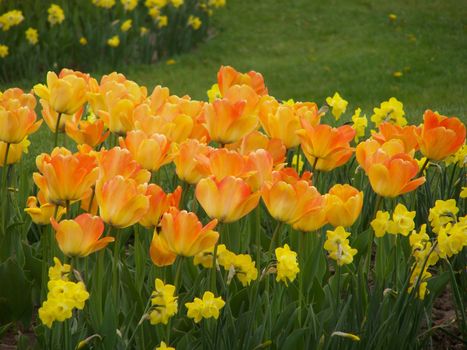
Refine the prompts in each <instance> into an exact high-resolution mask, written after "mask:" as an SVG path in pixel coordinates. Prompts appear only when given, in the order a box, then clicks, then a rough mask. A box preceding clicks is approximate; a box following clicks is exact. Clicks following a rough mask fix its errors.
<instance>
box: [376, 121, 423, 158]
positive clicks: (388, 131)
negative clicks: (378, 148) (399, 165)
mask: <svg viewBox="0 0 467 350" xmlns="http://www.w3.org/2000/svg"><path fill="white" fill-rule="evenodd" d="M378 128H379V133H373V135H372V137H373V138H374V139H375V140H377V141H378V142H379V143H380V144H381V145H382V144H383V143H385V142H387V141H389V140H392V139H399V140H401V141H402V142H403V143H404V148H405V152H406V153H409V152H412V151H414V150H417V149H418V141H417V137H416V132H417V127H416V126H415V125H407V126H404V127H402V126H399V125H396V124H392V123H388V122H384V123H381V124H380V125H379V127H378Z"/></svg>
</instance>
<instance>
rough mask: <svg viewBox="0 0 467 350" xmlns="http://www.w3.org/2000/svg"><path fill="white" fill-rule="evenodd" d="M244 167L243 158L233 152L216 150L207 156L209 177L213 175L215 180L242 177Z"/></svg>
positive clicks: (222, 149)
mask: <svg viewBox="0 0 467 350" xmlns="http://www.w3.org/2000/svg"><path fill="white" fill-rule="evenodd" d="M245 167H246V162H245V158H244V157H243V156H242V155H241V154H238V153H237V152H235V151H229V150H227V149H225V148H217V149H214V150H213V151H212V152H211V153H210V154H209V170H210V175H214V177H215V178H216V180H222V179H223V178H225V177H227V176H235V177H242V175H243V174H244V173H245V170H246V168H245Z"/></svg>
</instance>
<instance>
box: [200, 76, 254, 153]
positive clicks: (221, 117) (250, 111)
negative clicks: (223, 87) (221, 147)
mask: <svg viewBox="0 0 467 350" xmlns="http://www.w3.org/2000/svg"><path fill="white" fill-rule="evenodd" d="M258 103H259V96H258V95H257V94H256V93H255V91H254V90H253V89H252V88H250V87H249V86H247V85H241V86H240V85H234V86H232V87H230V88H229V89H228V90H227V91H226V93H225V96H224V98H223V99H221V100H215V101H214V102H213V103H212V104H206V105H205V107H204V118H205V120H206V128H207V129H208V131H209V135H210V137H211V139H212V140H214V141H216V142H220V143H221V144H227V143H232V142H236V141H238V140H240V139H241V138H242V137H244V136H245V135H247V134H249V133H250V132H252V131H253V130H255V129H256V128H257V127H258Z"/></svg>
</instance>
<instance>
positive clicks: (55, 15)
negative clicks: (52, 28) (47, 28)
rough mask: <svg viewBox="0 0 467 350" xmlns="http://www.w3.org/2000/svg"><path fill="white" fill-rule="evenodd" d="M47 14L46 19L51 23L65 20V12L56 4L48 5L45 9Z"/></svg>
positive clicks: (54, 23)
mask: <svg viewBox="0 0 467 350" xmlns="http://www.w3.org/2000/svg"><path fill="white" fill-rule="evenodd" d="M47 13H48V14H49V16H48V17H47V20H48V21H49V23H50V24H51V25H56V24H60V23H62V22H63V21H64V20H65V13H64V12H63V10H62V8H61V7H60V6H58V5H57V4H52V5H50V7H49V9H48V10H47Z"/></svg>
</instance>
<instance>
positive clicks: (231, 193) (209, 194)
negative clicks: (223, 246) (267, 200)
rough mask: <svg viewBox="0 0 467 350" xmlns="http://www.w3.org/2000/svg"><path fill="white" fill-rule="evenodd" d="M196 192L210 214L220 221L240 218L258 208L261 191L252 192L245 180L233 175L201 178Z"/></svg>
mask: <svg viewBox="0 0 467 350" xmlns="http://www.w3.org/2000/svg"><path fill="white" fill-rule="evenodd" d="M195 194H196V199H197V200H198V202H199V203H200V204H201V206H202V207H203V209H204V210H205V211H206V213H207V214H208V216H209V217H210V218H216V219H218V220H219V221H220V222H233V221H237V220H239V219H240V218H242V217H243V216H245V215H247V214H248V213H249V212H251V211H252V210H253V209H254V208H256V206H257V205H258V202H259V198H260V192H259V191H258V192H252V191H251V188H250V186H249V185H248V184H247V183H246V182H245V181H244V180H242V179H240V178H237V177H233V176H227V177H225V178H223V179H222V180H220V181H218V180H216V179H215V178H214V177H213V176H211V177H208V178H204V179H201V180H200V181H199V182H198V184H197V185H196V191H195Z"/></svg>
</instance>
